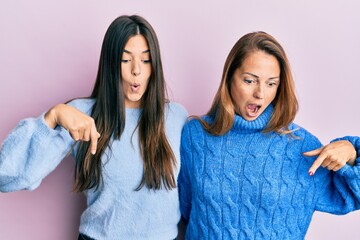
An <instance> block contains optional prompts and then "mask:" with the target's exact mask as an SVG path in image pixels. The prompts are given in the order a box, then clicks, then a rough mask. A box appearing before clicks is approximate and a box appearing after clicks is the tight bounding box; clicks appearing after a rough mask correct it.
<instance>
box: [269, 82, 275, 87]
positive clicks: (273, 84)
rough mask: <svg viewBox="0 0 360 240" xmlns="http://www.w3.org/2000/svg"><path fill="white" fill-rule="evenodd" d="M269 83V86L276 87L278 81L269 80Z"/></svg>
mask: <svg viewBox="0 0 360 240" xmlns="http://www.w3.org/2000/svg"><path fill="white" fill-rule="evenodd" d="M267 85H268V86H269V87H275V86H276V85H277V83H276V82H268V83H267Z"/></svg>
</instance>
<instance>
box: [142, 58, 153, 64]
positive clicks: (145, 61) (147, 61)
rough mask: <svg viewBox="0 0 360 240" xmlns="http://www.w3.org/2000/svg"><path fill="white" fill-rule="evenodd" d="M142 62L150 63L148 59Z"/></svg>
mask: <svg viewBox="0 0 360 240" xmlns="http://www.w3.org/2000/svg"><path fill="white" fill-rule="evenodd" d="M142 61H143V63H151V60H150V59H148V60H142Z"/></svg>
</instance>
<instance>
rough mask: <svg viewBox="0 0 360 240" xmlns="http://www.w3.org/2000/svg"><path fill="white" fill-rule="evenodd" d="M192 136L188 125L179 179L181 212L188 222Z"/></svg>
mask: <svg viewBox="0 0 360 240" xmlns="http://www.w3.org/2000/svg"><path fill="white" fill-rule="evenodd" d="M190 137H191V135H190V129H189V125H188V124H186V125H185V126H184V128H183V131H182V134H181V144H180V158H181V167H180V173H179V178H178V188H179V198H180V212H181V215H182V218H183V219H184V220H185V221H186V222H188V221H189V217H190V211H191V180H190V174H189V167H191V162H192V150H191V138H190Z"/></svg>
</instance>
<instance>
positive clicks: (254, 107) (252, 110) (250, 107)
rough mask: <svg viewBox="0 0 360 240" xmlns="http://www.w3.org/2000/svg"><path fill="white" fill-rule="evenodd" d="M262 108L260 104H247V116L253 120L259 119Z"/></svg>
mask: <svg viewBox="0 0 360 240" xmlns="http://www.w3.org/2000/svg"><path fill="white" fill-rule="evenodd" d="M261 108H262V105H260V104H256V103H250V104H247V105H246V115H247V116H248V117H251V118H254V117H257V116H258V114H259V111H260V109H261Z"/></svg>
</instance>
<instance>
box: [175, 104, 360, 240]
mask: <svg viewBox="0 0 360 240" xmlns="http://www.w3.org/2000/svg"><path fill="white" fill-rule="evenodd" d="M272 111H273V107H272V106H269V107H268V108H267V109H266V110H265V111H264V113H263V114H262V115H261V116H259V117H258V118H257V119H256V120H254V121H251V122H249V121H246V120H244V119H243V118H242V117H240V116H236V117H235V122H234V126H233V127H232V129H231V130H230V132H228V133H227V134H225V135H223V136H213V135H210V134H208V133H207V132H206V131H205V130H204V129H203V128H202V127H201V125H200V123H199V121H198V120H191V121H190V122H188V123H187V124H186V125H185V127H184V130H183V134H182V141H181V151H180V154H181V171H180V175H179V179H178V181H179V186H178V187H179V190H180V209H181V213H182V216H183V218H184V219H185V220H187V221H188V226H187V231H186V239H191V240H192V239H197V240H199V239H214V240H218V239H223V240H224V239H225V240H226V239H276V240H278V239H304V237H305V234H306V231H307V229H308V227H309V224H310V221H311V218H312V215H313V213H314V211H323V212H329V213H333V214H345V213H348V212H350V211H353V210H355V209H358V208H359V207H360V202H359V200H360V172H359V170H360V166H359V165H360V160H359V158H358V159H357V160H356V166H355V167H351V166H348V165H346V166H345V167H343V168H342V169H341V170H340V171H338V172H336V173H334V172H330V171H328V170H326V169H324V168H321V167H320V168H319V169H318V170H317V172H316V173H315V175H314V176H309V175H308V170H309V168H310V166H311V165H312V163H313V161H314V160H315V158H310V157H304V156H303V155H302V153H303V152H305V151H309V150H313V149H316V148H318V147H320V146H321V144H320V142H319V140H318V139H317V138H316V137H314V136H313V135H311V134H310V133H309V132H307V131H306V130H305V129H303V128H301V127H299V126H296V125H295V124H291V126H290V129H297V128H298V130H296V131H295V132H294V135H296V136H297V137H299V138H300V139H294V138H289V137H288V136H287V135H282V136H281V135H278V134H276V133H269V134H263V133H261V131H262V130H263V129H264V128H265V126H266V124H267V122H268V121H269V119H270V117H271V114H272ZM206 119H207V121H211V119H209V118H206ZM347 139H348V140H349V141H351V142H352V143H353V144H354V146H355V147H356V149H357V150H359V148H360V141H359V138H358V137H348V138H347ZM358 156H359V152H358Z"/></svg>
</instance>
